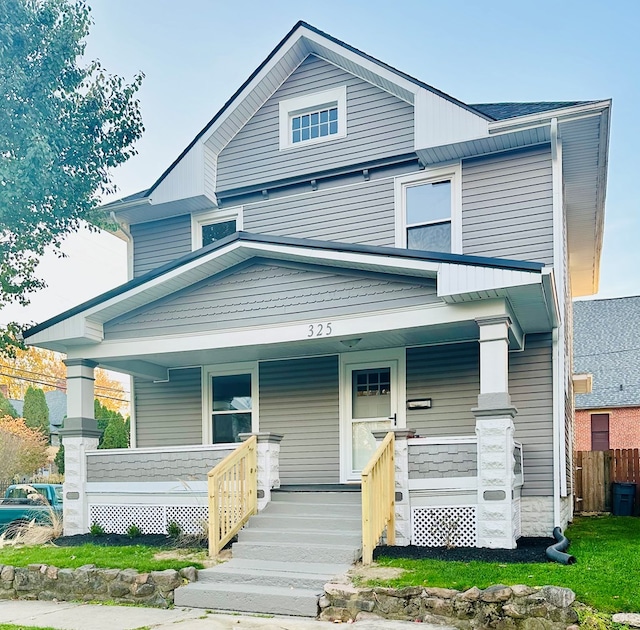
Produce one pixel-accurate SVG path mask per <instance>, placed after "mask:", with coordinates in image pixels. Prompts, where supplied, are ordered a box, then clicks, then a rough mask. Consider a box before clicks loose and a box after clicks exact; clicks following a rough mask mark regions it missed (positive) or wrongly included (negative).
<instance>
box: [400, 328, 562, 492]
mask: <svg viewBox="0 0 640 630" xmlns="http://www.w3.org/2000/svg"><path fill="white" fill-rule="evenodd" d="M551 367H552V362H551V337H550V335H548V334H546V333H545V334H540V335H527V338H526V347H525V350H524V352H512V353H510V354H509V392H510V394H511V399H512V402H513V404H514V406H515V407H517V409H518V414H517V415H516V417H515V420H514V423H515V429H516V431H515V439H516V440H518V441H519V442H522V445H523V449H524V476H525V484H524V487H523V489H522V494H523V496H536V495H540V496H548V495H549V494H550V493H551V492H552V489H553V451H552V441H553V430H552V429H553V426H552V409H553V406H552V372H551ZM479 391H480V380H479V344H477V343H464V344H455V345H450V346H431V347H425V348H410V349H408V350H407V398H408V399H414V398H431V399H432V401H433V403H432V405H433V406H432V408H431V409H426V410H416V411H410V410H407V426H408V427H409V428H411V429H415V430H416V433H417V434H419V435H421V436H423V437H440V436H448V435H474V434H475V417H474V416H473V414H472V413H471V409H472V408H473V407H476V406H477V401H478V392H479Z"/></svg>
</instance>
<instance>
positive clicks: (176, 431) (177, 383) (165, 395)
mask: <svg viewBox="0 0 640 630" xmlns="http://www.w3.org/2000/svg"><path fill="white" fill-rule="evenodd" d="M169 375H170V379H171V380H170V381H169V382H167V383H152V382H149V381H142V380H140V379H135V386H134V394H135V397H134V402H135V414H136V415H135V417H136V437H137V445H138V447H140V448H142V447H146V446H185V445H189V444H202V396H201V389H200V380H201V375H200V368H188V369H184V370H170V372H169Z"/></svg>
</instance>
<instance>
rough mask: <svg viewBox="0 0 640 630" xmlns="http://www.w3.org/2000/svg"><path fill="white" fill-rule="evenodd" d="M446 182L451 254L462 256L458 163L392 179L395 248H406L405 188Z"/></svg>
mask: <svg viewBox="0 0 640 630" xmlns="http://www.w3.org/2000/svg"><path fill="white" fill-rule="evenodd" d="M446 180H449V181H451V253H452V254H462V164H461V162H460V161H458V162H455V163H453V164H450V165H447V166H440V167H438V168H429V169H425V170H424V171H419V172H417V173H410V174H408V175H400V176H398V177H394V207H395V246H396V247H398V248H402V249H406V248H407V227H408V226H407V220H406V211H405V206H406V203H405V202H406V197H405V190H406V188H407V187H408V186H413V185H418V184H426V183H429V182H438V181H446ZM440 222H441V221H437V222H436V223H440ZM425 225H426V224H425Z"/></svg>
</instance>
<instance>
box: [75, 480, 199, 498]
mask: <svg viewBox="0 0 640 630" xmlns="http://www.w3.org/2000/svg"><path fill="white" fill-rule="evenodd" d="M85 489H86V492H87V494H100V495H103V494H115V495H125V494H163V495H165V494H175V495H179V496H190V495H197V496H200V495H202V494H203V493H204V494H206V493H207V482H206V481H188V482H184V483H183V482H182V481H179V480H175V481H88V482H87V484H86V486H85Z"/></svg>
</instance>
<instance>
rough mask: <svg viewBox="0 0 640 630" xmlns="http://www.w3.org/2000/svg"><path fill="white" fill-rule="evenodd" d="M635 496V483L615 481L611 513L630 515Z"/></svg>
mask: <svg viewBox="0 0 640 630" xmlns="http://www.w3.org/2000/svg"><path fill="white" fill-rule="evenodd" d="M635 496H636V484H635V483H625V482H616V483H614V484H613V513H614V514H615V515H616V516H631V515H632V514H633V501H634V499H635Z"/></svg>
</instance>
